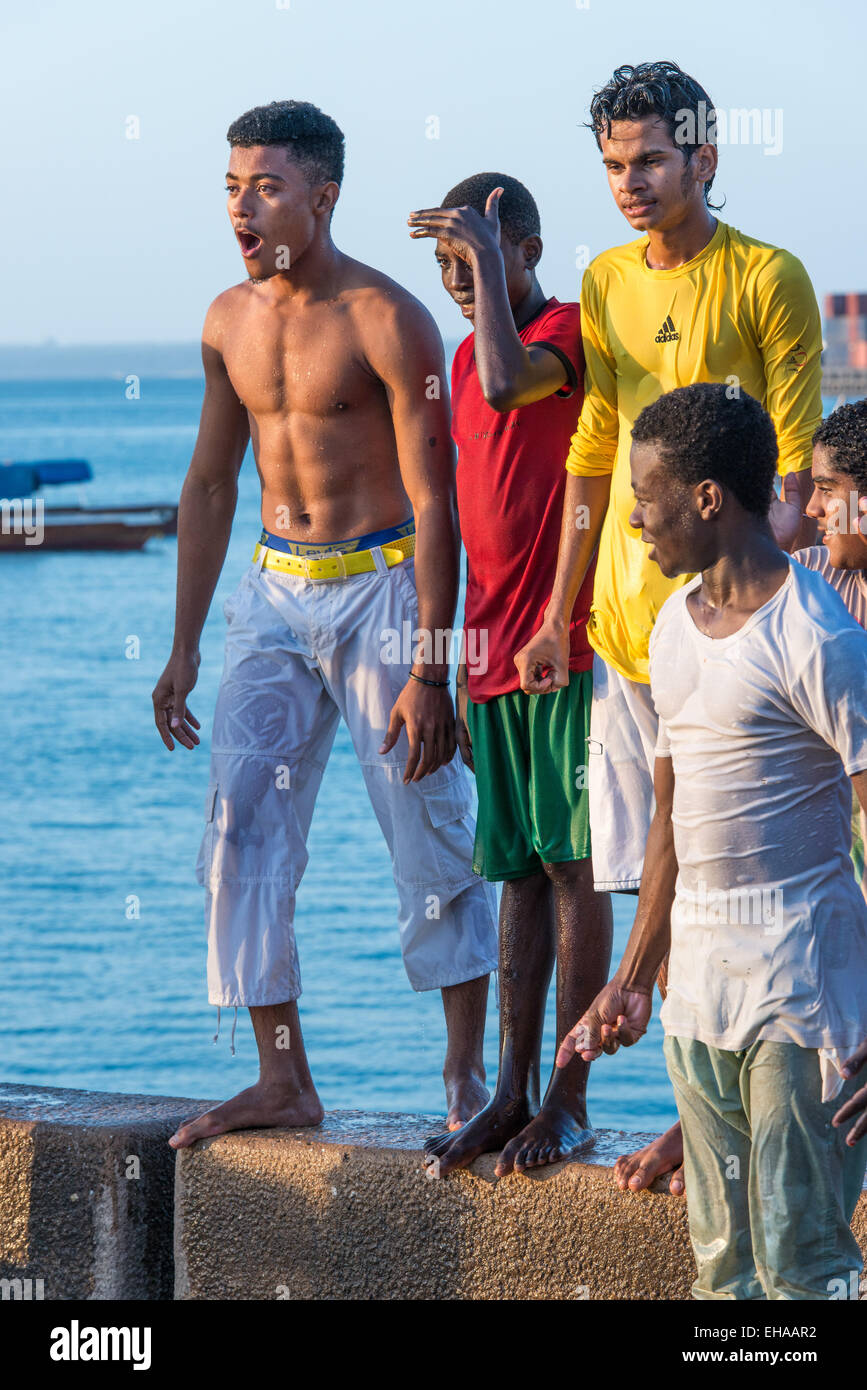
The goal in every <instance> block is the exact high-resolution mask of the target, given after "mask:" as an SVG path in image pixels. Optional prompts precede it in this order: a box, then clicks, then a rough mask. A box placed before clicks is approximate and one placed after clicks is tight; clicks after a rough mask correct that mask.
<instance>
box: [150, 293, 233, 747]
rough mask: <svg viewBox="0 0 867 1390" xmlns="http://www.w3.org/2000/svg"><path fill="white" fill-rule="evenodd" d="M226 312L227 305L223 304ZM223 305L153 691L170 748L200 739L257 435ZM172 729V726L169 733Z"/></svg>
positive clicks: (211, 342)
mask: <svg viewBox="0 0 867 1390" xmlns="http://www.w3.org/2000/svg"><path fill="white" fill-rule="evenodd" d="M223 312H224V311H223ZM220 319H221V307H220V300H215V301H214V304H212V305H211V308H210V309H209V311H208V316H207V318H206V319H205V328H204V333H203V335H202V363H203V365H204V368H205V397H204V401H203V404H202V415H201V420H200V422H199V433H198V437H197V439H196V446H195V448H194V450H193V457H192V460H191V461H190V466H189V469H188V470H187V476H186V478H185V479H184V486H183V489H182V491H181V501H180V507H179V510H178V580H177V598H176V606H175V635H174V642H173V645H172V652H171V656H170V657H169V661H168V664H167V666H166V668H165V670H164V671H163V673H162V675H161V676H160V678H159V680H158V682H157V684H156V687H155V689H154V692H153V704H154V719H155V721H156V726H157V728H158V729H159V732H160V737H161V738H162V741H163V743H164V744H165V745H166V747H167V748H168V749H172V748H174V743H173V738H176V739H177V741H178V743H180V744H182V745H183V746H184V747H185V748H193V747H195V745H196V744H197V743H198V741H199V740H198V738H197V737H196V735H195V733H194V730H195V729H198V728H199V723H198V721H197V720H196V719H195V718H194V716H193V715H192V714H191V712H190V710H189V709H188V708H187V703H186V701H187V696H188V695H189V693H190V691H191V690H192V688H193V686H194V685H195V683H196V680H197V678H198V670H199V637H200V636H201V632H202V628H203V627H204V624H205V618H206V617H207V615H208V609H209V607H210V604H211V599H212V597H213V594H214V589H215V588H216V585H217V580H218V579H219V577H220V571H221V569H222V568H223V561H224V559H225V558H226V548H227V546H228V544H229V534H230V532H231V529H232V518H233V516H234V514H235V503H236V501H237V496H238V486H237V483H238V473H239V471H240V468H241V463H242V461H243V458H244V452H245V450H246V448H247V443H248V440H249V438H250V427H249V421H248V418H247V412H246V410H245V409H244V407H243V405H242V404H241V402H240V401H239V400H238V397H237V395H236V394H235V390H234V387H233V386H232V383H231V382H230V380H229V377H228V374H227V372H226V368H225V365H224V363H223V358H222V355H221V353H220V350H219V346H218V344H219V334H220ZM170 730H171V732H170Z"/></svg>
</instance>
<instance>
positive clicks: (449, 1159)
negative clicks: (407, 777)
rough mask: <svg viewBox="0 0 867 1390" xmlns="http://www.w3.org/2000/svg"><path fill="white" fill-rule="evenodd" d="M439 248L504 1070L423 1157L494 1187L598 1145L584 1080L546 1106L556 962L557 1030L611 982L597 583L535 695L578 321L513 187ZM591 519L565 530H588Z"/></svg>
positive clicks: (455, 202)
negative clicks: (495, 902)
mask: <svg viewBox="0 0 867 1390" xmlns="http://www.w3.org/2000/svg"><path fill="white" fill-rule="evenodd" d="M409 223H410V227H411V228H412V231H411V233H410V234H411V235H412V236H413V237H419V238H420V237H435V238H436V259H437V263H438V264H439V266H440V269H441V272H442V279H443V285H444V287H445V289H446V290H447V291H448V293H449V294H450V295H451V297H452V299H453V300H454V301H455V303H456V304H458V305H459V307H460V309H461V312H462V313H463V316H464V318H466V319H468V320H469V321H470V322H471V323H472V324H473V326H474V330H475V331H474V332H473V333H471V334H470V335H469V337H468V338H466V339H465V340H464V341H463V342H462V343H461V345H460V347H459V348H458V350H457V352H456V354H455V358H454V362H453V364H452V433H453V435H454V438H455V443H456V444H457V448H458V464H457V492H458V512H459V517H460V525H461V533H462V536H463V541H464V546H465V548H466V552H467V595H466V611H465V620H464V638H465V653H464V658H463V660H462V662H461V667H460V670H459V672H458V722H457V734H458V746H459V748H460V750H461V756H462V757H463V760H464V762H465V763H466V764H467V766H468V767H470V768H471V769H472V770H473V771H474V772H475V774H476V783H477V788H478V794H479V815H478V822H477V829H476V845H475V856H474V865H473V866H474V868H475V870H476V872H477V873H478V874H480V875H481V876H482V877H483V878H486V879H488V880H489V881H491V882H502V884H503V892H502V899H501V903H500V1071H499V1077H498V1080H497V1088H496V1091H495V1094H494V1096H493V1098H492V1100H491V1101H490V1102H489V1103H488V1105H487V1106H486V1107H485V1109H484V1110H482V1111H481V1112H480V1113H479V1114H478V1115H476V1116H475V1117H474V1118H473V1119H472V1120H470V1121H469V1122H468V1123H467V1124H466V1125H465V1126H464V1127H463V1128H462V1129H461V1130H459V1131H458V1132H457V1133H448V1134H443V1135H438V1136H436V1137H435V1138H433V1139H430V1140H429V1141H428V1143H427V1144H426V1145H425V1149H426V1153H427V1162H428V1163H429V1164H431V1166H432V1168H433V1169H434V1171H437V1172H439V1173H440V1174H441V1175H444V1174H446V1173H447V1172H449V1171H450V1170H451V1169H453V1168H459V1167H462V1166H464V1165H466V1164H468V1163H471V1162H472V1161H473V1159H474V1158H476V1157H477V1156H478V1155H479V1154H480V1153H486V1152H489V1151H492V1150H501V1151H502V1152H501V1153H500V1158H499V1161H498V1163H497V1169H496V1171H497V1174H498V1175H499V1176H503V1175H504V1174H506V1173H509V1172H511V1171H512V1170H513V1169H516V1170H518V1171H519V1172H521V1171H524V1170H525V1169H527V1168H533V1167H538V1166H540V1165H543V1164H546V1163H555V1162H557V1160H558V1159H562V1158H568V1157H570V1156H571V1155H573V1154H575V1153H577V1152H579V1151H580V1150H582V1149H585V1148H588V1147H590V1145H592V1143H593V1142H594V1135H593V1131H592V1130H591V1128H590V1125H589V1121H588V1118H587V1107H586V1087H587V1071H588V1068H587V1065H586V1064H585V1063H584V1062H583V1061H582V1060H581V1058H580V1057H577V1056H576V1058H575V1059H574V1061H573V1062H572V1063H570V1065H569V1067H568V1068H566V1069H565V1070H564V1071H562V1072H558V1071H557V1070H556V1069H555V1070H554V1071H553V1072H552V1076H551V1081H550V1083H549V1085H548V1089H547V1091H546V1093H545V1097H544V1100H543V1101H542V1104H541V1107H539V1070H540V1055H541V1042H542V1025H543V1021H544V1014H545V999H546V996H547V991H548V985H549V983H550V979H551V972H552V969H553V964H554V959H555V956H556V960H557V1029H558V1035H559V1036H562V1030H561V1021H562V1022H565V1023H566V1024H567V1026H570V1025H571V1023H572V1022H573V1021H574V1018H576V1017H580V1013H579V1014H577V1015H576V1014H575V1013H574V1012H573V1010H574V1008H575V1006H576V1004H577V1002H578V1001H579V1000H584V1001H586V1003H585V1007H586V1004H589V1002H590V1000H591V999H592V998H593V997H594V992H595V991H596V990H597V989H598V988H600V987H601V986H602V984H604V982H605V980H606V978H607V971H608V965H609V962H610V958H611V935H612V926H611V904H610V899H609V897H608V895H607V894H606V893H595V892H594V889H593V872H592V867H591V861H590V829H589V814H588V806H587V792H586V789H585V783H586V780H587V779H586V762H587V736H588V733H589V717H590V699H591V695H592V678H591V674H590V667H591V664H592V652H591V650H590V647H589V644H588V642H587V635H586V623H587V614H588V611H589V607H590V598H591V595H592V589H593V574H592V569H591V571H590V572H589V573H588V575H587V577H586V579H585V581H584V584H583V586H582V588H581V591H580V593H579V595H578V598H577V600H576V603H575V608H574V611H573V615H572V622H571V625H570V659H569V670H570V680H569V685H568V686H567V687H564V688H563V689H562V690H560V691H558V692H557V694H556V695H555V696H553V697H552V696H551V695H542V696H539V695H526V694H524V693H523V692H522V691H521V689H520V678H519V676H518V671H517V668H516V666H515V662H514V659H513V658H514V653H515V652H516V651H520V649H521V647H522V646H523V644H524V643H525V642H526V641H527V640H528V639H529V637H530V636H532V634H533V632H534V631H535V630H536V628H537V626H538V624H539V622H540V621H541V618H542V615H543V613H544V611H545V607H546V605H547V604H548V601H549V599H550V596H551V588H552V585H553V580H554V571H555V567H556V562H557V550H558V544H559V539H560V527H561V518H562V516H563V510H562V509H563V494H564V490H565V476H564V473H563V459H564V458H565V457H566V455H567V453H568V452H569V443H570V438H571V434H572V433H573V432H574V429H575V425H576V421H577V419H578V414H579V412H580V409H581V401H582V398H583V380H584V361H583V356H582V352H581V330H580V310H579V307H578V305H577V304H561V303H560V302H559V301H558V300H556V299H548V298H547V297H546V296H545V294H544V292H543V291H542V288H541V286H540V285H539V282H538V280H537V278H536V266H537V264H538V262H539V258H540V256H541V254H542V240H541V237H540V235H539V231H540V227H539V213H538V209H537V207H536V204H535V202H534V200H533V198H532V196H531V195H530V193H529V192H528V191H527V189H526V188H525V187H524V186H523V184H521V183H519V182H518V181H517V179H513V178H510V177H509V176H508V175H505V174H491V173H487V174H476V175H475V176H474V177H472V178H469V179H465V180H464V181H463V182H462V183H460V184H458V185H457V187H455V188H453V189H452V190H451V192H450V193H448V194H447V195H446V197H445V198H444V199H443V206H442V207H440V208H433V209H426V210H425V211H422V212H416V213H413V214H412V215H411V216H410V219H409ZM588 521H589V519H588V518H585V517H581V516H576V517H574V518H571V517H570V518H569V519H568V520H563V522H562V524H563V525H576V526H582V525H586V524H588Z"/></svg>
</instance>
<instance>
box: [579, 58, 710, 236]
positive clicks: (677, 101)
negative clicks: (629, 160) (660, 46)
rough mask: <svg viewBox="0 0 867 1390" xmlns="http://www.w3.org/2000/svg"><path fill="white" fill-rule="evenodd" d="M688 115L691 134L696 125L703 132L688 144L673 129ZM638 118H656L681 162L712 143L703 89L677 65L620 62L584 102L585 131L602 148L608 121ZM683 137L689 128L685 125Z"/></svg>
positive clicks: (679, 131)
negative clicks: (587, 117) (587, 111)
mask: <svg viewBox="0 0 867 1390" xmlns="http://www.w3.org/2000/svg"><path fill="white" fill-rule="evenodd" d="M700 102H704V121H703V122H702V120H701V110H700V107H699V103H700ZM687 115H688V116H690V117H691V121H690V126H691V127H692V130H693V133H697V127H698V126H701V127H703V128H704V130H705V133H706V134H707V137H708V138H707V140H706V141H701V142H698V143H692V144H691V143H690V142H689V141H685V140H683V138H682V136H683V134H684V130H683V129H678V127H679V126H680V125H681V123H682V122H683V121H684V118H685V117H686V116H687ZM644 116H658V117H659V119H660V120H661V121H662V122H663V124H664V125H665V127H666V129H667V131H668V133H669V135H670V136H671V140H672V143H673V144H676V145H678V146H679V148H680V150H681V151H682V153H683V158H684V163H687V162H688V161H689V160H690V158H691V157H692V155H693V154H695V151H696V150H697V149H699V148H700V145H701V144H708V145H714V144H716V126H715V109H714V104H713V102H712V101H711V99H710V97H709V96H708V94H707V92H706V91H705V89H704V87H702V86H700V85H699V83H698V82H696V80H695V78H694V77H690V76H689V73H686V72H684V70H683V68H682V67H680V66H679V65H678V64H677V63H669V62H666V61H665V60H661V61H660V62H657V63H638V64H637V65H636V66H635V67H633V66H632V64H631V63H624V64H623V66H622V67H619V68H616V69H615V71H614V74H613V76H612V77H611V78H610V79H609V80H608V82H606V83H605V86H604V87H600V89H599V91H598V92H596V93H595V94H594V97H593V100H592V101H591V103H590V120H589V122H588V129H589V130H592V131H593V134H594V135H595V136H596V143H597V145H598V146H599V148H600V149H601V148H602V140H601V136H602V134H603V132H604V133H605V135H606V136H609V137H610V135H611V122H612V121H640V120H641V119H642V118H643V117H644ZM686 131H687V133H688V131H689V126H687V127H686ZM712 183H713V178H709V179H708V181H707V183H706V184H705V186H704V200H705V202H706V203H707V205H708V207H711V208H718V205H717V204H715V203H712V202H711V201H710V196H709V195H710V189H711V184H712Z"/></svg>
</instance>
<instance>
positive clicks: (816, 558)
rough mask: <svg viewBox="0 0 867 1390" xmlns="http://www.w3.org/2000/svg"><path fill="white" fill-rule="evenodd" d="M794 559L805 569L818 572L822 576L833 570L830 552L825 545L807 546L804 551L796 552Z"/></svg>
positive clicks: (793, 555)
mask: <svg viewBox="0 0 867 1390" xmlns="http://www.w3.org/2000/svg"><path fill="white" fill-rule="evenodd" d="M792 559H793V560H797V562H798V564H799V565H803V566H804V568H805V569H808V570H818V571H819V573H820V574H827V573H828V571H829V570H830V569H831V561H830V560H829V558H828V550H827V547H826V546H824V545H809V546H805V547H804V549H803V550H796V551H794V552H793V554H792Z"/></svg>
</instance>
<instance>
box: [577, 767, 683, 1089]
mask: <svg viewBox="0 0 867 1390" xmlns="http://www.w3.org/2000/svg"><path fill="white" fill-rule="evenodd" d="M653 791H654V795H655V797H656V811H655V813H654V817H653V820H652V821H651V823H650V832H649V834H648V836H647V848H646V850H645V855H644V872H643V873H642V876H641V889H640V891H639V894H638V910H637V912H636V914H635V922H634V923H633V927H632V931H631V932H630V935H629V941H628V942H627V945H626V950H625V951H624V953H623V959H622V960H621V962H620V965H619V966H618V967H617V970H616V972H615V974H614V977H613V978H612V979H611V981H610V982H609V983H608V984H607V985H606V986H605V988H604V989H603V990H601V991H600V993H599V994H597V996H596V998H595V999H594V1001H593V1003H592V1004H591V1005H590V1008H589V1009H588V1010H587V1012H586V1013H585V1014H584V1015H583V1016H582V1017H581V1018H580V1019H579V1020H578V1022H577V1023H576V1025H575V1027H574V1028H573V1029H572V1031H571V1032H570V1033H567V1034H566V1037H565V1038H564V1039H563V1041H562V1043H561V1044H560V1048H559V1051H558V1053H557V1066H558V1067H565V1066H567V1065H568V1064H569V1062H570V1061H571V1060H572V1057H573V1056H574V1054H575V1053H576V1052H580V1053H581V1056H582V1057H583V1059H584V1061H585V1062H592V1061H594V1060H595V1058H597V1057H599V1056H600V1055H601V1053H603V1052H609V1053H610V1052H616V1050H617V1048H618V1047H619V1046H620V1045H621V1044H622V1045H623V1046H624V1047H630V1046H631V1045H632V1044H633V1043H636V1042H638V1040H639V1038H640V1037H641V1036H642V1034H643V1033H644V1032H646V1030H647V1024H648V1021H649V1019H650V1015H651V1012H652V1007H653V985H654V981H655V980H656V977H657V975H658V973H659V968H660V966H661V965H662V962H663V961H664V960H665V957H666V956H667V954H668V949H669V946H670V943H671V905H672V903H673V902H674V885H675V880H676V879H677V858H676V856H675V852H674V831H673V827H672V823H671V810H672V801H673V798H674V771H673V769H672V765H671V758H670V757H663V756H657V759H656V763H655V765H654V770H653Z"/></svg>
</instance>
